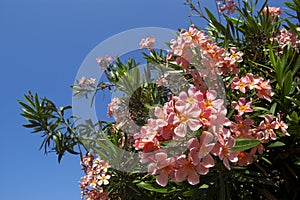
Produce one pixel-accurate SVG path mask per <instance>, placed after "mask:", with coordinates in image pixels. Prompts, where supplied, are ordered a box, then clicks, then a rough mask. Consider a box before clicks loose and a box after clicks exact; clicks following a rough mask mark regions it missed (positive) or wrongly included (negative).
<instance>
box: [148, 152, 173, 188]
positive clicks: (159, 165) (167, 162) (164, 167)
mask: <svg viewBox="0 0 300 200" xmlns="http://www.w3.org/2000/svg"><path fill="white" fill-rule="evenodd" d="M155 160H156V162H155V163H150V164H149V166H148V172H149V174H152V175H157V174H158V176H157V177H156V182H157V184H159V185H160V186H162V187H165V186H166V185H167V184H168V179H169V177H171V178H172V179H174V173H175V164H176V163H175V158H174V157H170V158H168V155H167V154H166V153H164V152H158V153H156V154H155Z"/></svg>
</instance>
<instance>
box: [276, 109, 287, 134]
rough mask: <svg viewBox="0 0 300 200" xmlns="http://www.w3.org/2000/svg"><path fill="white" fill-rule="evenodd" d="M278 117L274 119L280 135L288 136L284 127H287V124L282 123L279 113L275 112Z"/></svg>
mask: <svg viewBox="0 0 300 200" xmlns="http://www.w3.org/2000/svg"><path fill="white" fill-rule="evenodd" d="M277 116H278V118H277V119H276V122H277V124H278V126H279V128H280V130H281V133H282V135H284V136H285V135H287V136H290V134H289V133H288V132H287V130H286V129H288V125H287V124H286V123H284V121H282V120H281V117H280V114H279V113H278V114H277Z"/></svg>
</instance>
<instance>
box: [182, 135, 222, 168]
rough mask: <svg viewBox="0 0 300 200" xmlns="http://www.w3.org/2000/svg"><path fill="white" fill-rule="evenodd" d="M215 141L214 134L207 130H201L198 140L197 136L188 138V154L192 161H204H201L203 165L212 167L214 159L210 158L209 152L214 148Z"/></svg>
mask: <svg viewBox="0 0 300 200" xmlns="http://www.w3.org/2000/svg"><path fill="white" fill-rule="evenodd" d="M215 142H216V141H215V136H214V135H213V134H212V133H210V132H208V131H203V133H202V134H201V136H200V142H199V141H198V138H192V139H190V140H189V141H188V143H187V147H188V149H190V156H191V157H192V158H193V161H194V162H196V163H199V162H200V161H205V162H204V163H203V165H204V167H207V168H208V167H213V166H214V159H213V158H211V155H210V154H209V153H210V152H211V150H212V149H213V148H214V146H215Z"/></svg>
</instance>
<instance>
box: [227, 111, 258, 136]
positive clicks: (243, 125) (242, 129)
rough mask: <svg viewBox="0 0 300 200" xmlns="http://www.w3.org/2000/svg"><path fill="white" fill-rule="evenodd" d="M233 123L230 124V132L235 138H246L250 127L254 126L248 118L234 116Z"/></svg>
mask: <svg viewBox="0 0 300 200" xmlns="http://www.w3.org/2000/svg"><path fill="white" fill-rule="evenodd" d="M234 120H235V122H231V125H230V130H231V131H232V133H234V134H235V136H237V137H239V136H247V135H248V134H249V130H250V129H251V126H252V125H253V124H254V123H253V121H252V120H251V119H249V118H245V119H244V118H243V117H242V116H238V115H236V116H234Z"/></svg>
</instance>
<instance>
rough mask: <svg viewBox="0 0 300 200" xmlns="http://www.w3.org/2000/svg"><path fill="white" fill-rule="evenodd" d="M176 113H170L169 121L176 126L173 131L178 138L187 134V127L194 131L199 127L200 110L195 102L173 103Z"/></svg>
mask: <svg viewBox="0 0 300 200" xmlns="http://www.w3.org/2000/svg"><path fill="white" fill-rule="evenodd" d="M175 108H176V111H177V113H176V114H175V113H172V114H170V118H169V119H171V122H172V123H173V124H174V125H176V126H177V127H176V128H175V129H174V133H175V134H176V136H178V137H179V138H183V137H185V136H186V134H187V128H188V127H189V128H190V129H191V130H192V131H196V130H198V129H199V128H200V127H201V124H200V121H199V116H200V112H201V111H200V110H199V108H198V106H197V105H196V104H194V105H189V104H182V103H180V102H177V103H176V105H175Z"/></svg>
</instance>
